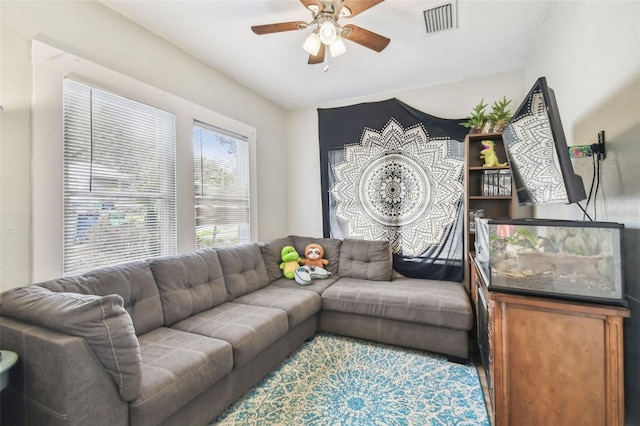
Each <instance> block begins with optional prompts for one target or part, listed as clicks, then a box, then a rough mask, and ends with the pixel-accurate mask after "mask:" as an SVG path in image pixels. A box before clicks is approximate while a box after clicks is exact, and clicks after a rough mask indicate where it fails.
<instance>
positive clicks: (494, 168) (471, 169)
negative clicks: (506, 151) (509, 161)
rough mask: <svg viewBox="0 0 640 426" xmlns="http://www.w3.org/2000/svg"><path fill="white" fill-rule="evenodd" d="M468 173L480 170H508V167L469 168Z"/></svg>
mask: <svg viewBox="0 0 640 426" xmlns="http://www.w3.org/2000/svg"><path fill="white" fill-rule="evenodd" d="M469 170H470V171H476V170H478V171H480V170H509V166H492V167H484V166H469Z"/></svg>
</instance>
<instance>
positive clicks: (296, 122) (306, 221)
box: [287, 70, 526, 236]
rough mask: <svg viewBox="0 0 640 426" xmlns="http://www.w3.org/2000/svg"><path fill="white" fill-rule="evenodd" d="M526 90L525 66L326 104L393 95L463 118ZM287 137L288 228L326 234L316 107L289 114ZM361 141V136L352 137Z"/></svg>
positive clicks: (515, 99)
mask: <svg viewBox="0 0 640 426" xmlns="http://www.w3.org/2000/svg"><path fill="white" fill-rule="evenodd" d="M525 94H526V91H525V87H524V71H523V70H520V71H512V72H507V73H502V74H496V75H492V76H487V77H484V78H479V79H474V80H465V81H460V82H455V83H450V84H444V85H439V86H430V87H429V86H427V87H422V88H416V89H413V90H407V91H402V92H397V93H385V94H379V95H375V96H370V97H367V98H358V99H349V100H345V101H341V102H337V103H334V104H330V105H324V106H322V108H333V107H339V106H345V105H353V104H357V103H361V102H375V101H380V100H385V99H389V98H397V99H398V100H400V101H402V102H404V103H406V104H407V105H410V106H412V107H414V108H416V109H418V110H420V111H423V112H425V113H427V114H431V115H434V116H437V117H441V118H460V119H464V118H465V117H466V116H467V115H468V114H469V113H470V112H471V110H472V109H473V107H474V106H475V105H476V104H478V102H480V100H482V99H484V102H485V103H488V104H489V105H491V104H493V102H494V101H498V100H502V97H503V96H506V97H507V99H512V100H513V102H512V103H513V104H516V105H519V104H520V102H521V101H522V99H523V98H524V95H525ZM287 140H288V142H289V149H288V150H287V151H288V153H289V156H288V158H289V161H288V163H289V189H288V192H289V193H290V194H291V195H290V200H289V214H288V216H289V230H290V233H293V234H298V235H309V236H322V232H323V230H322V200H321V196H320V150H319V141H318V113H317V110H315V109H314V110H300V111H291V112H289V113H288V116H287ZM354 142H357V141H354Z"/></svg>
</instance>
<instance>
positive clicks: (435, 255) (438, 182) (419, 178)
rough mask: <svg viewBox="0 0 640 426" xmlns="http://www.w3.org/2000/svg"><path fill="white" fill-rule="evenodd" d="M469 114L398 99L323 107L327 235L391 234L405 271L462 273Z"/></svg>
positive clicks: (442, 275) (455, 277)
mask: <svg viewBox="0 0 640 426" xmlns="http://www.w3.org/2000/svg"><path fill="white" fill-rule="evenodd" d="M463 120H464V119H454V120H452V119H442V118H438V117H434V116H431V115H429V114H426V113H424V112H421V111H418V110H416V109H414V108H412V107H410V106H408V105H406V104H404V103H402V102H400V101H399V100H397V99H389V100H386V101H381V102H372V103H363V104H358V105H352V106H347V107H341V108H330V109H318V122H319V136H320V170H321V187H322V208H323V227H324V236H325V237H334V238H362V239H375V240H384V239H386V240H388V241H389V242H390V243H391V247H392V249H393V254H394V268H395V269H396V270H397V271H398V272H400V273H401V274H403V275H406V276H409V277H415V278H430V279H440V280H449V281H462V279H463V276H464V268H463V229H462V227H463V223H464V221H463V216H462V215H463V213H464V208H463V192H464V191H463V168H464V167H463V166H464V158H463V156H464V143H463V141H464V137H465V135H466V134H467V129H465V128H464V127H462V126H461V125H460V122H462V121H463Z"/></svg>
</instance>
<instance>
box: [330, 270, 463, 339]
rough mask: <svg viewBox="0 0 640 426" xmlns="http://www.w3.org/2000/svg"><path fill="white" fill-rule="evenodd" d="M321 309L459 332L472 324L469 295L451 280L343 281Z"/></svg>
mask: <svg viewBox="0 0 640 426" xmlns="http://www.w3.org/2000/svg"><path fill="white" fill-rule="evenodd" d="M322 309H323V310H327V311H337V312H347V313H351V314H361V315H368V316H372V317H379V318H387V319H394V320H400V321H407V322H412V323H419V324H427V325H436V326H442V327H448V328H453V329H458V330H470V329H471V326H472V324H473V313H472V310H471V302H470V301H469V296H468V295H467V292H466V291H465V289H464V288H463V286H462V285H461V284H459V283H453V282H448V281H435V280H420V279H411V278H400V279H396V280H394V281H391V282H384V281H367V280H359V279H353V278H341V279H340V280H339V281H338V282H337V283H335V284H334V285H332V286H331V287H329V288H328V289H327V290H326V291H325V292H324V293H322Z"/></svg>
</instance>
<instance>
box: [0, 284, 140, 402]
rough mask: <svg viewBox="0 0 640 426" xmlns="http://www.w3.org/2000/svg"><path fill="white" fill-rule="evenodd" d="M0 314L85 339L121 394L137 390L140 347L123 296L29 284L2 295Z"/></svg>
mask: <svg viewBox="0 0 640 426" xmlns="http://www.w3.org/2000/svg"><path fill="white" fill-rule="evenodd" d="M2 315H3V316H7V317H12V318H16V319H19V320H21V321H23V322H26V323H29V324H34V325H38V326H42V327H46V328H50V329H53V330H58V331H61V332H63V333H66V334H70V335H72V336H78V337H82V338H84V339H85V340H86V342H87V344H88V345H89V347H90V348H91V351H92V352H93V354H94V355H95V357H96V358H97V359H98V361H100V363H101V364H102V365H103V366H104V368H105V369H106V370H107V371H108V372H109V374H110V375H111V378H112V379H113V381H114V382H115V384H116V386H117V388H118V392H119V393H120V397H121V398H122V399H123V400H125V401H132V400H134V399H136V398H137V397H138V395H139V394H140V390H141V383H142V360H141V355H140V347H139V345H138V339H137V338H136V335H135V332H134V329H133V323H132V321H131V317H130V316H129V314H128V313H127V311H126V310H125V309H124V306H123V301H122V297H120V296H118V295H116V294H112V295H108V296H96V295H86V294H79V293H65V292H52V291H50V290H48V289H46V288H42V287H40V286H37V285H31V286H26V287H19V288H15V289H12V290H9V291H7V292H5V293H3V294H2ZM52 367H53V368H55V366H52Z"/></svg>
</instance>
